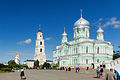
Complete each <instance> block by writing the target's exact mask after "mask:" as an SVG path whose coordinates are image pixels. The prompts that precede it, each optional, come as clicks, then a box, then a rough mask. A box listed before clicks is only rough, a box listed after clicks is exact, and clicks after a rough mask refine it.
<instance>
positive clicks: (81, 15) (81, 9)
mask: <svg viewBox="0 0 120 80" xmlns="http://www.w3.org/2000/svg"><path fill="white" fill-rule="evenodd" d="M80 11H81V17H80V18H82V9H81V10H80Z"/></svg>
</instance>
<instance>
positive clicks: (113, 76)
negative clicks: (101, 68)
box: [106, 68, 119, 80]
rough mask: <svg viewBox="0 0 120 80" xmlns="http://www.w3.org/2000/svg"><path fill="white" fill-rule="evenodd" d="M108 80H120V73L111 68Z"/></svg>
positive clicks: (107, 76)
mask: <svg viewBox="0 0 120 80" xmlns="http://www.w3.org/2000/svg"><path fill="white" fill-rule="evenodd" d="M106 80H119V73H118V72H117V71H116V70H114V69H112V68H111V69H110V71H109V72H107V74H106Z"/></svg>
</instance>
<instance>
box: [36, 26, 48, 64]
mask: <svg viewBox="0 0 120 80" xmlns="http://www.w3.org/2000/svg"><path fill="white" fill-rule="evenodd" d="M40 27H41V25H39V31H38V32H37V40H36V48H35V56H34V60H38V61H39V65H41V64H43V63H44V62H46V55H45V46H44V39H43V33H42V31H41V28H40Z"/></svg>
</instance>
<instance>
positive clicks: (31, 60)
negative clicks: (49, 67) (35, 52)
mask: <svg viewBox="0 0 120 80" xmlns="http://www.w3.org/2000/svg"><path fill="white" fill-rule="evenodd" d="M27 61H29V62H34V60H26V61H24V62H27ZM46 62H53V61H52V60H46Z"/></svg>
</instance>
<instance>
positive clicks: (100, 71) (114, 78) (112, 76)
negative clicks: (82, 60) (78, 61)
mask: <svg viewBox="0 0 120 80" xmlns="http://www.w3.org/2000/svg"><path fill="white" fill-rule="evenodd" d="M36 69H38V68H36ZM83 69H86V71H89V70H91V69H93V70H96V74H97V78H104V79H105V80H119V77H120V76H119V73H118V71H117V70H114V69H112V68H111V69H110V70H109V71H107V72H106V73H105V66H103V65H100V66H98V67H97V69H94V66H92V67H86V68H83V67H74V68H71V67H60V68H59V70H64V71H66V72H67V71H73V70H74V71H75V72H76V73H78V72H80V70H83ZM20 78H21V80H26V76H25V74H24V68H21V70H20Z"/></svg>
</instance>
